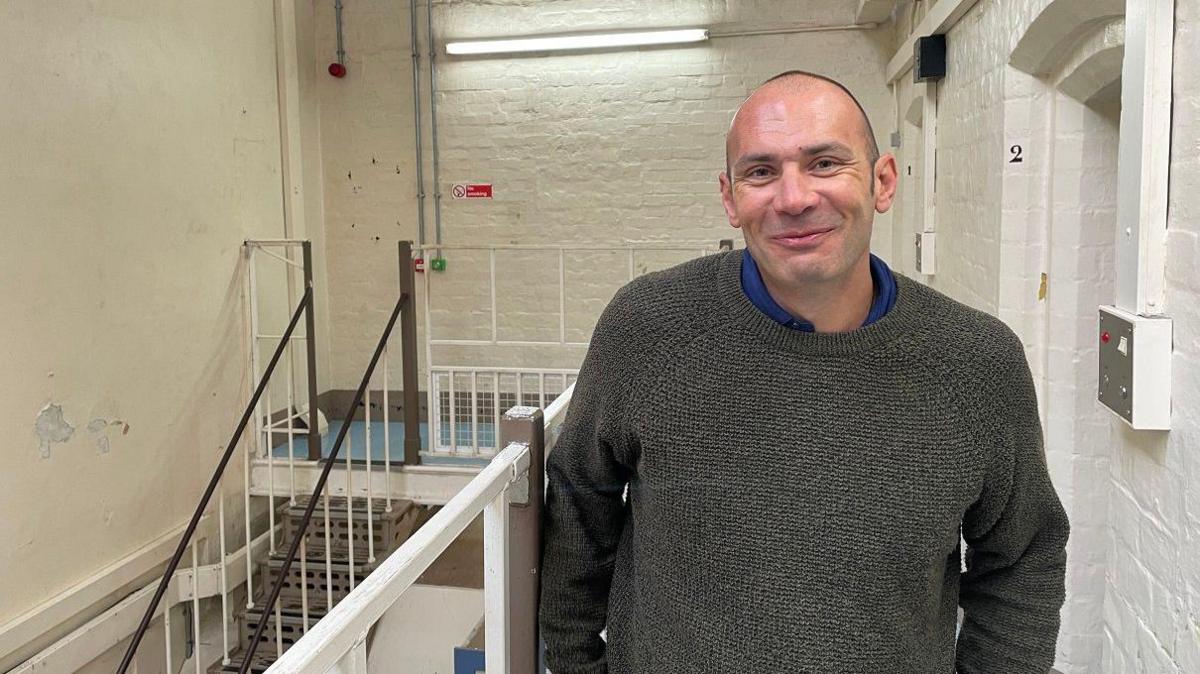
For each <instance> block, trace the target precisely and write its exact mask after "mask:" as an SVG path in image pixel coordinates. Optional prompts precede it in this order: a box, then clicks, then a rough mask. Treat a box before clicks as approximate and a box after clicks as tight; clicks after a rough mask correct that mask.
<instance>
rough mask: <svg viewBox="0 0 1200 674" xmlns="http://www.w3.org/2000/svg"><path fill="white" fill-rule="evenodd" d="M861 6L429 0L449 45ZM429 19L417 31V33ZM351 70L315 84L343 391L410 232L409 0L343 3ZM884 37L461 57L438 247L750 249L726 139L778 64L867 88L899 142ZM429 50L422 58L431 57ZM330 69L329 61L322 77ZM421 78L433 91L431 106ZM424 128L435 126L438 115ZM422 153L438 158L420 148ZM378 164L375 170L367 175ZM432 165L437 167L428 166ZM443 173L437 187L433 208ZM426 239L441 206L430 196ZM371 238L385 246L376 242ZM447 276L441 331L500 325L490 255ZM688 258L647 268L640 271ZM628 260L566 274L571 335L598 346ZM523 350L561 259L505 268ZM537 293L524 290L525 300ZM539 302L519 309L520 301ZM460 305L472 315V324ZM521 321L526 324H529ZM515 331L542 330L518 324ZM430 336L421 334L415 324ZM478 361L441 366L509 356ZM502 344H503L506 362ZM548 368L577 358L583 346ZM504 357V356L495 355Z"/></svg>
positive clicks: (819, 17)
mask: <svg viewBox="0 0 1200 674" xmlns="http://www.w3.org/2000/svg"><path fill="white" fill-rule="evenodd" d="M330 4H331V3H322V4H321V5H320V6H318V8H317V19H316V20H317V26H318V44H319V52H320V53H325V54H328V55H329V58H332V54H333V51H334V41H333V30H332V27H333V13H332V9H330V8H329V7H326V5H330ZM855 10H856V4H855V3H846V2H841V1H839V0H822V1H821V2H806V3H781V2H774V1H770V0H756V1H754V2H738V3H726V2H717V1H716V0H696V1H692V2H672V3H644V2H634V1H633V0H622V1H612V0H606V1H601V0H569V1H563V2H553V3H547V2H544V1H542V0H524V1H522V0H517V1H513V2H504V3H494V2H482V1H456V2H453V3H448V2H435V3H434V32H435V34H436V36H437V40H438V44H439V47H440V45H441V44H442V41H443V38H445V37H446V36H450V37H455V38H460V37H482V36H497V35H505V34H533V33H550V32H561V31H567V30H573V31H579V30H590V29H597V30H602V29H609V28H645V27H661V26H691V25H697V26H710V27H712V28H713V30H714V31H736V30H751V29H757V28H780V27H789V26H796V25H801V24H807V23H813V22H815V23H820V24H847V23H852V22H853V21H854V14H855ZM423 17H424V15H423V8H422V18H421V19H420V23H421V27H422V28H423V27H424V26H423V24H424V18H423ZM345 25H346V51H347V54H348V58H349V74H348V75H347V77H346V78H345V79H344V80H334V79H333V78H330V77H328V76H324V78H323V79H322V80H321V81H322V84H321V87H320V88H321V108H322V110H321V130H322V149H323V154H324V158H323V163H324V173H325V177H326V182H325V216H326V217H325V222H326V235H327V254H328V267H329V294H330V300H329V301H330V305H331V306H330V316H331V320H332V326H331V332H332V337H331V340H332V343H333V346H332V350H333V357H334V359H335V363H334V366H333V371H334V377H333V384H332V385H333V386H335V387H339V388H348V387H351V386H353V385H354V383H355V382H356V378H357V377H358V376H359V374H358V373H359V372H360V370H361V368H362V364H363V363H365V360H366V353H367V352H368V350H369V348H370V345H371V344H372V343H373V341H374V340H375V338H376V337H375V335H377V334H378V331H379V329H380V327H381V325H382V322H383V319H384V315H383V312H384V311H385V309H384V307H385V306H386V305H388V304H389V303H390V302H391V301H392V300H391V297H392V293H393V292H394V289H395V261H394V260H395V255H394V248H393V246H394V241H395V240H396V239H398V238H412V239H415V238H416V234H417V231H416V225H415V212H416V202H415V198H414V192H415V189H414V184H415V176H414V172H413V168H412V159H413V139H412V103H411V98H409V97H410V96H411V66H410V57H409V40H408V37H409V27H408V12H407V3H402V2H401V3H396V2H383V1H382V0H356V2H353V3H347V4H346V9H345ZM890 42H891V34H890V30H886V29H881V30H878V31H874V32H869V33H864V32H838V33H811V34H802V35H776V36H763V37H735V38H724V39H715V40H713V41H711V42H709V43H706V44H702V45H696V46H686V47H679V48H661V49H646V50H641V51H621V52H606V53H592V54H572V55H557V56H541V57H515V58H514V57H504V58H485V59H478V58H476V59H461V58H458V59H456V58H453V57H448V56H446V55H444V54H439V57H438V59H439V69H438V89H439V94H438V106H439V107H438V123H439V135H440V144H441V152H442V154H441V176H442V180H441V189H442V192H443V193H444V199H443V202H442V211H443V218H442V219H443V229H444V234H445V235H444V241H445V242H446V243H454V244H468V243H470V244H479V243H510V242H519V243H554V244H559V243H562V244H578V243H602V244H621V243H624V242H656V243H670V242H677V243H685V244H688V245H691V244H693V243H704V244H708V245H715V244H716V242H717V241H718V240H719V239H721V238H736V239H740V236H738V233H737V232H736V231H734V230H732V229H730V228H729V226H728V224H727V222H726V219H725V215H724V212H723V210H722V209H721V205H720V199H719V192H718V185H717V173H718V172H719V171H720V170H722V169H723V166H724V135H725V131H726V129H727V128H728V125H729V120H730V119H731V117H732V114H733V111H734V109H735V108H736V106H737V105H738V104H739V103H740V102H741V100H742V99H743V98H744V97H745V95H746V94H747V93H748V92H749V90H750V89H751V88H753V87H754V86H755V85H757V84H758V83H759V82H761V81H762V80H764V79H766V78H767V77H769V76H771V75H773V74H775V73H778V72H780V71H783V70H787V69H791V68H801V69H808V70H814V71H817V72H821V73H825V74H829V75H832V76H834V77H836V78H838V79H841V80H842V81H844V82H845V83H846V84H847V85H848V86H849V87H850V88H851V89H852V90H854V91H856V92H861V98H862V102H863V104H864V106H865V107H866V109H867V110H868V112H869V113H870V114H871V116H872V117H873V118H874V121H875V126H876V132H877V136H878V141H879V144H880V146H881V147H882V148H886V147H887V137H888V132H889V131H890V128H889V127H890V123H889V121H888V119H889V115H888V112H889V110H890V106H891V103H890V96H889V94H888V92H887V89H886V88H885V87H884V86H883V84H884V83H883V77H884V74H883V73H884V64H885V62H886V59H887V58H889V57H890V56H891V46H890ZM426 50H427V48H426V47H425V46H424V45H423V46H422V51H426ZM324 66H325V63H319V64H318V67H320V68H324ZM427 84H428V83H427V81H423V85H422V86H423V87H424V88H423V95H424V96H425V100H428V87H427ZM425 121H426V125H427V126H428V118H426V120H425ZM425 148H426V150H427V151H428V149H429V139H428V137H426V140H425ZM372 160H374V162H372ZM427 160H428V157H427ZM429 169H430V167H429V166H428V164H427V167H426V189H427V192H428V193H429V194H430V197H432V194H433V192H434V186H433V184H432V179H431V172H430V170H429ZM456 182H488V183H493V184H494V185H495V199H494V200H480V201H471V200H454V199H451V198H450V186H451V185H452V184H453V183H456ZM427 216H428V219H427V222H428V231H429V236H430V239H431V240H432V235H433V203H432V198H430V199H429V200H428V202H427ZM876 223H877V227H876V231H877V236H876V240H875V249H876V251H877V252H880V253H881V254H882V255H883V256H884V257H885V258H887V257H890V251H891V249H892V244H891V239H890V237H891V233H892V230H891V226H890V216H881V217H878V218H877V220H876ZM376 237H379V238H378V240H377V239H376ZM447 257H448V258H449V271H448V272H447V273H446V274H440V275H437V277H436V278H435V281H436V283H437V284H438V289H437V290H436V291H435V298H437V297H438V296H437V295H436V293H437V292H445V293H446V294H445V295H444V296H441V298H440V300H438V301H439V306H443V307H448V309H447V310H446V311H443V312H442V313H441V314H440V315H439V316H437V317H435V329H439V330H440V332H441V334H442V336H446V335H454V336H459V335H460V334H467V333H478V332H480V331H481V330H484V331H488V332H490V316H489V315H487V313H486V312H483V311H482V309H483V308H486V306H487V298H488V295H487V290H486V287H484V286H481V284H480V279H481V278H484V279H486V269H481V268H480V267H479V266H478V264H479V258H474V259H472V257H471V256H468V255H463V254H456V255H451V254H447ZM682 259H684V256H680V255H676V256H675V257H674V258H673V259H671V258H666V257H663V258H656V257H654V256H639V259H638V268H639V271H641V270H644V269H653V268H658V267H661V266H666V265H667V264H670V263H671V262H675V261H679V260H682ZM626 266H627V265H625V264H624V263H620V264H617V265H615V266H614V265H612V264H609V263H606V262H605V261H604V260H603V259H600V258H595V257H593V258H591V259H586V258H583V257H578V258H576V259H575V260H572V261H569V269H570V271H569V276H570V278H569V279H568V285H569V286H570V293H571V294H570V295H569V297H568V301H569V304H571V305H572V307H573V309H572V310H571V311H570V313H569V316H568V332H569V334H568V339H586V338H587V336H588V335H589V334H590V331H591V326H592V323H593V322H594V320H595V318H596V316H598V315H599V311H600V309H601V308H602V307H603V305H604V303H605V302H606V301H607V299H608V297H610V296H611V293H612V291H613V289H615V288H616V287H617V286H618V285H619V284H620V283H621V282H623V281H624V280H626V272H625V269H626ZM500 274H501V276H502V277H503V278H504V279H505V280H506V282H508V283H509V284H510V286H512V289H511V290H509V291H504V290H503V289H502V290H501V292H500V293H499V295H500V297H499V299H500V304H501V305H502V306H501V313H502V314H503V316H504V318H503V319H502V320H503V332H506V333H507V334H508V335H509V337H510V338H519V339H544V338H546V337H547V336H552V337H554V338H557V332H558V314H557V306H558V301H557V291H556V290H555V286H554V285H552V282H553V284H556V281H557V280H556V278H552V277H554V276H556V275H557V262H556V261H552V262H551V266H547V260H546V259H542V258H538V257H534V256H530V257H527V258H526V261H525V263H524V265H521V264H520V263H516V262H511V261H510V262H509V263H506V264H505V265H503V266H502V267H501V269H500ZM518 287H519V288H534V289H535V290H534V291H533V293H532V294H530V293H528V292H523V293H520V294H518V293H517V291H516V290H515V289H516V288H518ZM522 302H525V303H526V304H532V306H531V307H526V308H525V309H523V310H521V309H520V307H521V303H522ZM460 307H468V308H470V310H469V311H462V310H460ZM522 311H523V312H524V314H525V315H523V314H522ZM515 319H522V320H524V319H528V320H525V323H530V322H532V323H534V324H535V325H539V326H543V327H540V328H535V329H520V328H518V327H517V326H516V325H515V324H513V325H509V324H510V323H513V321H514V320H515ZM422 335H423V330H422ZM485 351H487V350H484V351H481V350H478V349H476V350H467V351H465V352H464V350H461V349H460V350H457V351H455V352H454V353H450V352H449V351H448V350H444V351H443V355H444V357H445V358H447V359H451V358H452V359H454V360H463V359H465V360H481V359H485V358H488V357H496V358H498V357H503V358H510V357H511V356H509V355H507V354H494V353H486V352H485ZM493 351H494V350H493ZM561 351H562V350H558V349H551V350H546V351H543V352H542V353H541V357H542V358H543V359H552V360H553V359H558V360H559V362H563V361H565V362H566V363H567V364H577V363H578V359H579V357H580V356H581V355H582V350H580V349H574V350H571V351H570V353H561ZM488 359H491V358H488Z"/></svg>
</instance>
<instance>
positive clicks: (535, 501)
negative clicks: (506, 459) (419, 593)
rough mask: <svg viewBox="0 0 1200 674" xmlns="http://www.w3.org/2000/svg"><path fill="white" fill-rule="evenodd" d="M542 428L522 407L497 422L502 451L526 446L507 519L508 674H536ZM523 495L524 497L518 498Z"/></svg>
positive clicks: (536, 412) (534, 412)
mask: <svg viewBox="0 0 1200 674" xmlns="http://www.w3.org/2000/svg"><path fill="white" fill-rule="evenodd" d="M543 424H544V422H543V419H542V411H541V410H540V409H538V408H536V407H523V406H517V407H513V408H512V409H510V410H508V411H507V412H505V413H504V418H503V419H502V420H501V421H500V437H501V442H500V446H501V447H507V446H508V444H509V443H511V442H525V443H528V444H529V475H528V478H527V482H528V485H527V486H526V485H524V484H522V483H521V482H518V483H516V484H514V485H513V499H512V500H513V503H512V506H511V507H510V509H509V513H508V536H509V539H508V540H509V557H508V559H509V578H510V579H511V585H510V587H509V602H510V603H509V611H508V615H509V630H508V634H509V639H510V642H509V648H508V651H509V654H510V655H511V663H512V669H511V670H510V674H535V673H536V672H537V670H538V659H539V655H540V653H539V642H538V623H537V605H538V588H539V585H540V581H541V554H542V500H543V491H544V486H545V447H546V437H545V435H546V429H545V427H544V425H543ZM523 493H527V494H528V496H527V497H525V498H521V496H522V494H523ZM485 657H486V656H485Z"/></svg>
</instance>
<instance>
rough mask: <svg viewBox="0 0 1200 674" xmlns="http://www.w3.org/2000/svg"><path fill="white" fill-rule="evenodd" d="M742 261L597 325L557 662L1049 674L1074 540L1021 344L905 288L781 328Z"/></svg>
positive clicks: (655, 284)
mask: <svg viewBox="0 0 1200 674" xmlns="http://www.w3.org/2000/svg"><path fill="white" fill-rule="evenodd" d="M740 260H741V257H740V253H729V254H721V255H714V256H710V257H706V258H702V259H699V260H694V261H692V262H688V263H686V264H683V265H680V266H678V267H675V268H673V269H669V270H667V271H664V272H659V273H654V274H650V275H647V276H644V277H642V278H640V279H638V280H636V281H634V282H632V283H630V284H629V285H627V286H626V287H625V288H623V289H622V290H621V291H620V292H618V293H617V296H616V297H615V298H614V299H613V301H612V302H611V303H610V304H609V306H608V308H607V309H605V311H604V313H603V315H602V317H601V318H600V321H599V324H598V325H597V326H596V330H595V333H594V335H593V337H592V342H591V345H590V348H589V350H588V354H587V358H586V359H585V361H584V364H583V368H582V370H581V372H580V374H579V380H578V384H577V386H576V390H575V394H574V399H573V400H572V402H571V407H570V411H569V412H568V415H567V419H566V422H565V425H564V427H563V430H562V434H561V436H560V438H559V440H558V443H557V445H556V446H555V448H554V450H553V452H552V453H551V455H550V458H549V462H548V466H547V477H548V479H549V488H548V491H547V494H546V504H547V508H546V520H547V521H546V531H545V549H544V557H543V576H542V594H541V606H540V620H541V628H542V636H543V638H544V640H545V643H546V664H547V666H548V667H549V668H550V669H551V670H552V671H553V672H554V674H584V673H587V674H598V673H603V672H611V673H612V674H674V673H679V674H684V673H686V674H698V673H705V672H721V673H724V672H739V673H740V672H752V673H756V674H757V673H759V672H789V673H790V672H814V673H816V672H819V673H822V674H824V673H827V672H838V673H841V672H886V673H887V674H908V673H917V672H921V673H923V672H937V673H939V674H949V673H951V672H953V671H954V670H955V668H957V670H958V672H960V673H961V674H977V673H985V672H986V673H987V674H1022V673H1025V672H1031V673H1032V672H1036V673H1037V674H1044V673H1045V672H1046V671H1047V670H1048V669H1049V668H1050V666H1051V664H1052V661H1053V659H1054V645H1055V639H1056V637H1057V634H1058V625H1059V617H1058V611H1059V608H1060V607H1061V605H1062V603H1063V592H1064V588H1063V576H1064V570H1065V562H1066V555H1065V552H1064V546H1065V544H1066V540H1067V530H1068V525H1067V518H1066V515H1065V513H1064V511H1063V508H1062V505H1061V504H1060V503H1059V500H1058V497H1057V495H1056V494H1055V491H1054V488H1053V486H1052V485H1051V483H1050V479H1049V476H1048V474H1047V471H1046V462H1045V457H1044V455H1043V450H1042V439H1041V428H1040V424H1039V421H1038V410H1037V400H1036V396H1035V394H1034V389H1033V383H1032V380H1031V377H1030V373H1029V366H1028V365H1027V363H1026V361H1025V356H1024V351H1023V350H1022V346H1021V342H1020V341H1019V340H1018V339H1017V337H1016V336H1015V335H1014V334H1013V333H1012V332H1011V331H1010V330H1009V329H1008V328H1007V327H1005V326H1004V325H1003V324H1002V323H1001V322H1000V321H998V320H997V319H995V318H993V317H990V316H988V315H986V314H984V313H981V312H978V311H975V310H973V309H970V308H968V307H966V306H964V305H962V304H959V303H957V302H954V301H953V300H951V299H949V298H947V297H945V296H944V295H941V294H939V293H937V292H935V291H933V290H931V289H929V288H927V287H925V286H923V285H921V284H919V283H916V282H914V281H912V280H910V279H907V278H904V277H903V276H899V275H897V282H898V289H897V292H898V296H897V300H896V304H895V306H894V307H893V308H892V310H891V311H890V312H888V314H887V315H886V316H885V317H884V318H883V319H882V320H880V321H879V322H877V323H875V324H873V325H871V326H868V327H864V328H860V329H858V330H854V331H851V332H846V333H805V332H799V331H796V330H790V329H788V328H786V327H783V326H781V325H779V324H778V323H775V322H773V321H772V320H771V319H770V318H768V317H766V316H765V315H763V314H762V313H761V312H759V311H758V309H756V308H755V307H754V305H752V304H751V303H750V301H749V300H748V299H747V298H746V297H745V295H744V293H743V292H742V289H741V286H740V282H739V269H740V267H739V262H740ZM626 485H628V489H629V491H628V498H627V500H626V499H625V498H623V493H624V491H625V488H626ZM960 527H961V528H960ZM960 531H961V535H962V537H963V538H964V539H965V540H966V542H967V567H968V570H967V571H966V572H965V573H962V574H960V556H959V536H960ZM959 606H962V608H963V609H964V611H965V621H964V624H963V630H962V636H961V638H960V639H959V640H958V642H957V647H956V643H955V623H956V613H957V607H959ZM606 626H607V628H608V633H607V638H608V641H607V645H606V644H605V642H604V641H602V640H601V638H600V636H599V633H600V631H601V630H602V629H604V628H605V627H606Z"/></svg>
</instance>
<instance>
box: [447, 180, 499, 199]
mask: <svg viewBox="0 0 1200 674" xmlns="http://www.w3.org/2000/svg"><path fill="white" fill-rule="evenodd" d="M450 193H451V194H453V195H454V198H455V199H491V198H492V185H491V183H456V184H455V185H454V188H453V189H451V190H450Z"/></svg>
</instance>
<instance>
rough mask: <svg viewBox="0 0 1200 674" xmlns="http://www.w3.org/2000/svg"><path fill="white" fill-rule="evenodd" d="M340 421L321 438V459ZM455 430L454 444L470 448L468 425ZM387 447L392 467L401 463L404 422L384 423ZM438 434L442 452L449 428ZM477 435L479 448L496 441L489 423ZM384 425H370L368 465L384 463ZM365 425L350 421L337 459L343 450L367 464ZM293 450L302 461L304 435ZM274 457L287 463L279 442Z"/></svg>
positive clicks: (425, 433) (434, 460)
mask: <svg viewBox="0 0 1200 674" xmlns="http://www.w3.org/2000/svg"><path fill="white" fill-rule="evenodd" d="M342 424H343V421H342V420H341V419H334V420H331V421H330V422H329V431H328V432H327V433H326V434H325V435H322V436H321V456H322V457H323V458H329V455H330V454H331V453H332V452H333V443H334V442H335V441H336V440H337V436H338V433H341V431H342ZM455 426H456V427H457V428H456V429H455V430H456V432H457V435H456V438H455V439H456V441H457V444H458V445H459V446H460V447H462V448H464V449H465V448H467V447H469V446H472V445H473V443H472V442H471V424H470V423H462V422H459V423H457V424H455ZM387 427H388V428H387V431H388V436H389V437H388V445H390V447H391V462H392V463H394V464H402V463H404V422H403V421H392V422H390V423H388V424H387ZM441 430H442V432H441V436H442V437H441V442H440V443H438V444H439V447H440V448H441V450H442V451H445V450H446V448H447V447H448V446H449V444H450V428H449V426H446V425H443V426H442V429H441ZM476 430H477V432H478V434H479V445H480V446H482V447H490V446H492V444H493V443H494V442H495V430H494V427H493V425H492V424H490V423H489V424H483V423H481V424H479V425H478V428H477V429H476ZM383 431H384V423H383V422H382V421H372V422H371V463H373V464H378V465H381V466H382V465H383V464H384V453H385V445H384V442H383V440H384V437H383ZM366 447H367V424H366V422H365V421H353V422H351V423H350V431H349V433H348V434H347V435H346V439H345V441H343V442H342V448H341V450H340V451H339V452H338V460H339V461H344V460H345V459H346V451H347V449H349V450H350V458H351V460H354V461H366V458H367V453H366ZM428 449H429V427H428V424H424V423H422V424H421V450H422V452H425V451H427V450H428ZM293 451H294V452H295V455H294V456H295V458H297V459H301V458H305V454H306V452H307V445H306V444H305V441H304V438H303V436H296V437H295V439H294V440H293ZM271 453H272V454H273V455H274V456H275V458H277V459H284V460H287V456H288V444H287V442H282V443H280V444H278V445H276V446H275V447H274V449H272V452H271ZM422 462H423V463H429V464H442V465H453V464H465V465H479V464H481V463H487V460H486V459H473V458H460V457H445V456H425V457H423V458H422Z"/></svg>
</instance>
